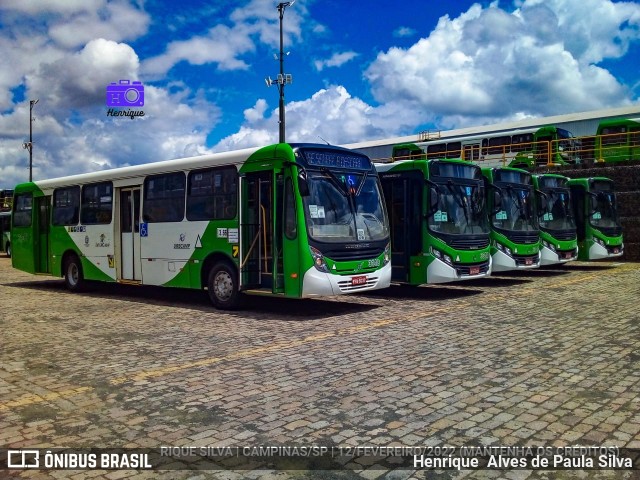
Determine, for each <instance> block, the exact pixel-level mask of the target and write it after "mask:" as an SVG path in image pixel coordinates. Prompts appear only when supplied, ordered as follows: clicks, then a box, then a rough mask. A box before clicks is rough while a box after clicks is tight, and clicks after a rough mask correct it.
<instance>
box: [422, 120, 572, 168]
mask: <svg viewBox="0 0 640 480" xmlns="http://www.w3.org/2000/svg"><path fill="white" fill-rule="evenodd" d="M423 138H424V141H422V142H418V143H416V144H415V145H416V146H418V147H419V148H421V149H422V150H423V151H424V152H425V153H426V156H427V159H434V158H462V159H463V160H467V161H469V162H474V163H478V164H481V165H482V166H483V167H500V166H509V167H514V168H524V169H528V168H533V167H535V166H538V165H569V164H574V163H578V162H579V157H578V153H579V142H578V141H577V139H576V138H575V137H574V136H573V135H572V134H571V132H569V131H568V130H564V129H562V128H557V127H554V126H551V125H550V126H544V127H540V128H528V129H514V130H507V131H501V132H487V133H475V134H472V135H457V136H452V137H439V136H435V137H434V136H429V135H424V136H423Z"/></svg>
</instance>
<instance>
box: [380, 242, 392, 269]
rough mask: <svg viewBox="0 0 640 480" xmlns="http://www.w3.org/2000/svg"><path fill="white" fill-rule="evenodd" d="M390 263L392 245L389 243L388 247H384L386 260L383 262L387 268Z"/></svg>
mask: <svg viewBox="0 0 640 480" xmlns="http://www.w3.org/2000/svg"><path fill="white" fill-rule="evenodd" d="M390 261H391V243H387V246H386V247H384V260H383V261H382V266H385V265H386V264H387V263H389V262H390Z"/></svg>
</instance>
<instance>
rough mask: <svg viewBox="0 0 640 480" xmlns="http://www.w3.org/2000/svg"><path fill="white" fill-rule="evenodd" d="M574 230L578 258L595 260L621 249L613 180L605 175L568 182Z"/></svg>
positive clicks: (622, 250) (618, 254) (620, 229)
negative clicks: (576, 239)
mask: <svg viewBox="0 0 640 480" xmlns="http://www.w3.org/2000/svg"><path fill="white" fill-rule="evenodd" d="M568 184H569V188H570V189H571V199H572V202H573V211H574V217H575V221H576V229H577V234H578V248H579V251H578V259H579V260H598V259H602V258H614V257H620V256H622V254H623V253H624V243H623V242H622V226H621V225H620V222H619V220H618V212H617V208H616V195H615V192H614V185H613V181H612V180H610V179H608V178H605V177H591V178H572V179H571V180H569V182H568Z"/></svg>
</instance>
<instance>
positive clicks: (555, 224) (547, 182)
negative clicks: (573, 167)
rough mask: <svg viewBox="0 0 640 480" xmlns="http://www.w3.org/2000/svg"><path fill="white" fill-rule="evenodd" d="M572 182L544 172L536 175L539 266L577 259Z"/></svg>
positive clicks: (534, 184)
mask: <svg viewBox="0 0 640 480" xmlns="http://www.w3.org/2000/svg"><path fill="white" fill-rule="evenodd" d="M568 181H569V179H568V178H567V177H564V176H562V175H556V174H551V173H545V174H540V175H534V176H533V186H534V188H535V189H536V190H539V191H540V192H541V193H542V195H540V196H539V197H538V199H539V201H540V204H539V206H538V225H539V227H540V242H541V247H540V264H541V265H553V264H556V263H566V262H569V261H571V260H576V259H577V258H578V240H577V237H576V223H575V221H574V218H573V206H572V204H571V193H570V191H569V185H568V183H567V182H568Z"/></svg>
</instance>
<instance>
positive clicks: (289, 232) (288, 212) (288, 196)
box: [284, 178, 298, 240]
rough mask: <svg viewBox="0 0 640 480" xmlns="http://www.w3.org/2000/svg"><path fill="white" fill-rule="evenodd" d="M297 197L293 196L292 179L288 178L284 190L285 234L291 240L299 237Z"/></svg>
mask: <svg viewBox="0 0 640 480" xmlns="http://www.w3.org/2000/svg"><path fill="white" fill-rule="evenodd" d="M295 202H296V197H295V196H294V194H293V184H292V182H291V178H287V181H286V183H285V190H284V234H285V235H286V237H287V238H288V239H289V240H293V239H294V238H296V236H297V235H298V222H297V218H296V203H295Z"/></svg>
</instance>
